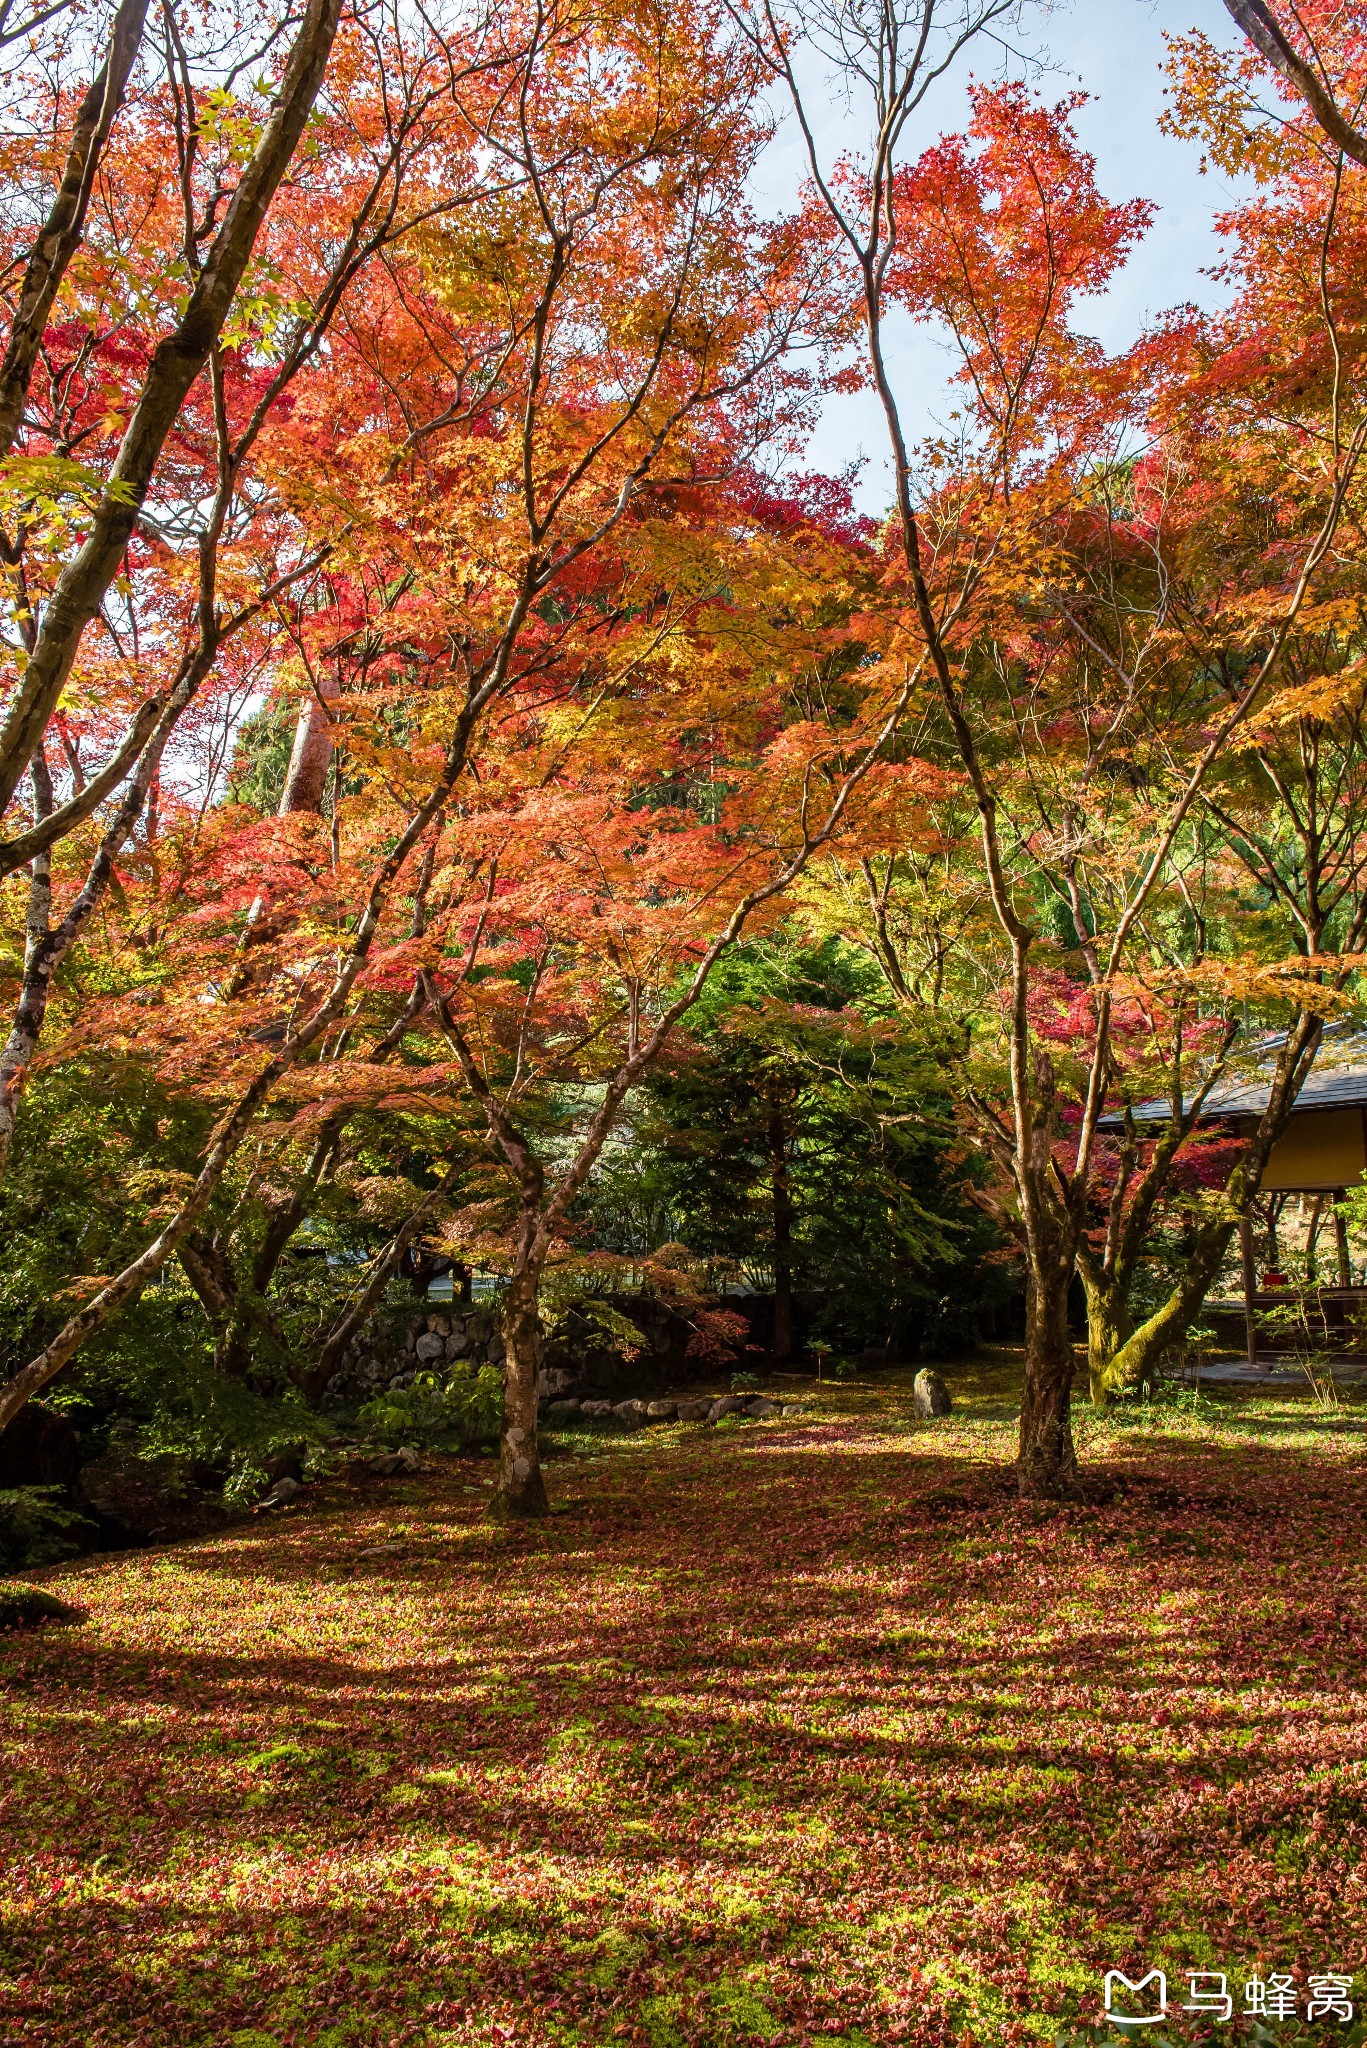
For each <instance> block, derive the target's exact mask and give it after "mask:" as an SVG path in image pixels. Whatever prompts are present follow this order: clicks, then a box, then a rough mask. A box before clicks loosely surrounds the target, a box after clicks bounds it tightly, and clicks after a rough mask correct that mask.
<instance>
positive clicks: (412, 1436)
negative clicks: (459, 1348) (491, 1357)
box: [357, 1365, 503, 1451]
mask: <svg viewBox="0 0 1367 2048" xmlns="http://www.w3.org/2000/svg"><path fill="white" fill-rule="evenodd" d="M502 1419H503V1373H502V1370H501V1368H500V1367H498V1366H496V1365H483V1366H480V1367H479V1368H478V1370H477V1371H474V1372H468V1373H458V1374H453V1375H452V1376H451V1377H450V1378H449V1379H446V1380H441V1379H438V1377H437V1375H436V1374H435V1373H420V1374H419V1375H418V1377H417V1378H416V1379H415V1380H414V1382H413V1384H412V1386H411V1387H395V1388H394V1389H393V1390H392V1391H391V1392H389V1393H386V1394H381V1395H379V1396H378V1397H377V1398H376V1399H375V1400H374V1401H367V1403H366V1405H365V1407H364V1408H362V1409H361V1411H360V1414H359V1415H358V1417H357V1421H358V1423H359V1424H360V1426H361V1428H362V1429H364V1430H365V1431H366V1433H367V1434H368V1435H370V1436H373V1437H375V1438H377V1439H378V1440H379V1441H380V1442H381V1443H383V1444H389V1445H391V1446H393V1447H394V1448H396V1449H397V1447H398V1446H399V1445H400V1444H412V1445H413V1446H414V1447H415V1448H417V1449H422V1450H460V1451H473V1450H475V1449H477V1448H478V1446H479V1445H480V1444H486V1443H492V1442H496V1441H497V1438H498V1431H499V1425H500V1423H501V1421H502Z"/></svg>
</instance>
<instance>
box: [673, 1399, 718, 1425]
mask: <svg viewBox="0 0 1367 2048" xmlns="http://www.w3.org/2000/svg"><path fill="white" fill-rule="evenodd" d="M711 1412H712V1403H711V1402H710V1401H709V1400H707V1399H703V1400H701V1401H680V1403H679V1420H680V1422H706V1420H707V1418H708V1416H709V1415H710V1414H711Z"/></svg>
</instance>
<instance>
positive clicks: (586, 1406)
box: [579, 1401, 612, 1422]
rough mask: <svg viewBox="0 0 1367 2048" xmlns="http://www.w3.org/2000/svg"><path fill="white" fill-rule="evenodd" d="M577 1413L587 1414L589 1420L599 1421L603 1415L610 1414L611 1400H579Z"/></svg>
mask: <svg viewBox="0 0 1367 2048" xmlns="http://www.w3.org/2000/svg"><path fill="white" fill-rule="evenodd" d="M579 1413H580V1414H581V1415H587V1416H588V1417H589V1419H590V1421H593V1422H601V1421H602V1420H603V1417H604V1416H605V1415H611V1413H612V1403H611V1401H581V1402H580V1404H579Z"/></svg>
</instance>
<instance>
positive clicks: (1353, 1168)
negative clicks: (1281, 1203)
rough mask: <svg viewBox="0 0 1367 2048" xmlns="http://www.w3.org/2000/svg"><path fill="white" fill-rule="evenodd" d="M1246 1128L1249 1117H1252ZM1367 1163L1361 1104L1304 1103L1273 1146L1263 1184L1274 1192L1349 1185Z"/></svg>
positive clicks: (1360, 1175)
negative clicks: (1315, 1105) (1317, 1105)
mask: <svg viewBox="0 0 1367 2048" xmlns="http://www.w3.org/2000/svg"><path fill="white" fill-rule="evenodd" d="M1249 1127H1250V1128H1251V1127H1252V1126H1251V1123H1250V1126H1249ZM1364 1167H1367V1142H1365V1141H1364V1130H1363V1111H1362V1110H1361V1109H1303V1110H1298V1111H1296V1112H1295V1113H1294V1114H1293V1115H1292V1118H1291V1121H1290V1123H1289V1124H1288V1125H1287V1127H1286V1129H1285V1130H1284V1131H1283V1133H1282V1135H1281V1137H1280V1138H1278V1140H1277V1142H1276V1144H1275V1145H1274V1146H1273V1147H1272V1156H1271V1158H1270V1159H1269V1160H1268V1162H1267V1171H1266V1173H1265V1174H1264V1175H1263V1187H1264V1189H1266V1190H1268V1191H1269V1192H1272V1193H1282V1192H1295V1193H1302V1194H1310V1193H1314V1192H1316V1191H1317V1190H1319V1189H1321V1188H1350V1187H1352V1186H1353V1185H1354V1184H1355V1183H1356V1182H1357V1181H1358V1180H1360V1179H1361V1177H1362V1173H1363V1169H1364Z"/></svg>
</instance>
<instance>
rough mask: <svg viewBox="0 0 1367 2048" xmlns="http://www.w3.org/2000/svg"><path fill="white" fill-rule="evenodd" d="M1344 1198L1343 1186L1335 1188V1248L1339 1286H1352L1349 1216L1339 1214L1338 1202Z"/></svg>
mask: <svg viewBox="0 0 1367 2048" xmlns="http://www.w3.org/2000/svg"><path fill="white" fill-rule="evenodd" d="M1342 1200H1343V1189H1342V1188H1335V1190H1334V1205H1335V1206H1334V1250H1335V1252H1336V1253H1337V1255H1338V1269H1339V1286H1340V1287H1351V1286H1352V1284H1353V1267H1352V1261H1351V1260H1350V1259H1349V1256H1348V1221H1347V1218H1346V1217H1344V1216H1341V1215H1340V1214H1339V1210H1338V1204H1339V1203H1340V1202H1341V1201H1342Z"/></svg>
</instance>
